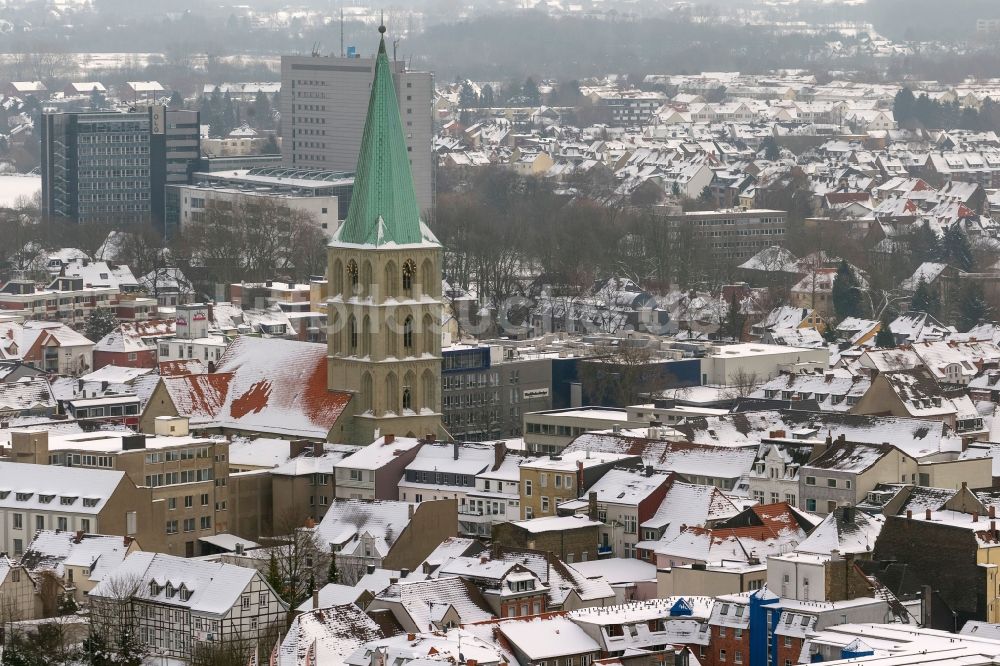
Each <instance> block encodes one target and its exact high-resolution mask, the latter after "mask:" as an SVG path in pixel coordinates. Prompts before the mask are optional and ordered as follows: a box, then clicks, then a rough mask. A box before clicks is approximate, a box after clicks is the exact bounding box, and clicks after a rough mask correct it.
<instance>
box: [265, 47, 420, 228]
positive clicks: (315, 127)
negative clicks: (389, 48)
mask: <svg viewBox="0 0 1000 666" xmlns="http://www.w3.org/2000/svg"><path fill="white" fill-rule="evenodd" d="M390 67H391V72H392V78H393V82H394V84H395V88H396V98H397V99H398V100H399V114H400V116H401V118H402V121H403V131H404V134H405V140H406V150H407V153H408V154H409V158H410V166H411V170H412V172H413V186H414V191H415V193H416V196H417V204H418V205H419V207H420V210H421V211H427V210H430V209H431V208H432V207H433V202H434V174H433V161H432V155H431V146H432V142H433V127H432V123H433V119H432V114H431V98H432V96H433V90H434V82H433V75H431V73H430V72H413V71H408V70H407V69H406V66H405V63H404V62H403V61H401V60H392V61H390ZM374 68H375V58H340V57H335V56H328V57H310V56H282V58H281V136H282V153H283V155H284V162H285V164H286V165H287V166H293V167H298V168H309V169H332V170H337V171H354V168H355V165H356V164H357V161H358V154H359V151H360V149H361V135H362V133H363V130H364V125H365V114H366V111H367V109H368V98H369V95H370V91H371V83H372V72H373V71H374Z"/></svg>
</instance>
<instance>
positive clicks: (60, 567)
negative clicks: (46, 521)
mask: <svg viewBox="0 0 1000 666" xmlns="http://www.w3.org/2000/svg"><path fill="white" fill-rule="evenodd" d="M126 541H127V539H123V538H122V537H120V536H111V535H106V534H77V533H76V532H65V531H64V532H59V531H56V530H39V531H38V532H36V533H35V538H34V539H32V540H31V543H29V544H28V547H27V548H26V549H25V551H24V555H22V556H21V564H23V565H24V567H25V568H26V569H28V570H29V571H31V572H40V571H53V572H55V574H56V575H57V576H60V577H62V576H63V575H64V571H65V567H66V566H73V567H82V568H84V569H90V580H92V581H99V580H101V578H103V577H104V575H105V574H106V573H107V572H109V571H113V570H114V569H115V568H116V567H118V566H119V565H120V564H121V563H122V562H123V561H124V560H125V556H126V554H127V553H128V548H129V546H128V544H127V543H126Z"/></svg>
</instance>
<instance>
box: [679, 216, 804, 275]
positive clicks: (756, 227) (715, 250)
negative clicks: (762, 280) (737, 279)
mask: <svg viewBox="0 0 1000 666" xmlns="http://www.w3.org/2000/svg"><path fill="white" fill-rule="evenodd" d="M787 218H788V213H787V212H785V211H783V210H770V209H765V208H749V209H744V208H733V209H728V210H709V211H688V212H686V213H680V214H678V215H668V216H667V217H666V222H667V224H668V225H669V226H670V228H671V229H673V230H677V229H679V228H680V227H681V226H683V225H690V226H691V230H692V231H693V232H694V236H695V237H696V238H698V239H700V240H701V241H702V244H703V246H704V247H705V249H707V250H708V251H709V252H710V253H711V257H712V259H713V260H716V261H730V262H731V261H737V260H738V261H739V262H743V261H746V260H747V259H749V258H750V257H752V256H754V255H755V254H757V253H758V252H760V251H761V250H763V249H764V248H767V247H770V246H772V245H777V244H781V243H782V242H783V241H784V239H785V233H786V229H787V222H788V221H787Z"/></svg>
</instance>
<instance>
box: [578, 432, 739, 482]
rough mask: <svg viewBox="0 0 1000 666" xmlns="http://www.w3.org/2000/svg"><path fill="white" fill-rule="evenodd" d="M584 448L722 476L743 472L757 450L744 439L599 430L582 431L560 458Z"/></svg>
mask: <svg viewBox="0 0 1000 666" xmlns="http://www.w3.org/2000/svg"><path fill="white" fill-rule="evenodd" d="M719 418H722V417H719ZM585 451H589V452H590V453H591V455H595V454H597V453H602V454H609V453H617V454H627V455H633V456H635V455H638V456H641V457H642V461H643V463H644V464H645V465H648V466H650V467H653V468H654V469H657V470H662V471H667V472H676V473H678V474H682V475H685V476H692V475H693V476H711V477H717V478H723V479H732V478H738V477H740V476H742V475H743V474H745V473H746V472H747V470H749V469H750V465H752V464H753V459H754V456H755V455H756V452H757V451H756V449H755V448H753V447H752V446H748V445H747V443H745V442H743V443H736V442H734V443H733V444H732V445H730V444H729V443H727V442H716V443H712V444H702V443H692V442H683V441H681V442H674V441H668V440H662V439H648V438H646V437H642V436H636V434H635V433H632V432H630V431H623V432H613V431H601V432H591V433H584V434H582V435H580V436H579V437H577V438H576V439H574V440H573V441H572V442H571V443H570V444H569V446H567V447H566V449H565V450H564V451H563V457H564V458H565V456H566V454H567V453H574V452H577V453H578V452H585Z"/></svg>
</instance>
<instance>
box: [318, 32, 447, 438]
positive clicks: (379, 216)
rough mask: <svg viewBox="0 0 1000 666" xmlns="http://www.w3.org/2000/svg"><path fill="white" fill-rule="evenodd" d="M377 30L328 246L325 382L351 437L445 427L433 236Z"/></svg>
mask: <svg viewBox="0 0 1000 666" xmlns="http://www.w3.org/2000/svg"><path fill="white" fill-rule="evenodd" d="M379 32H381V33H383V37H382V39H381V41H380V44H379V51H378V56H377V57H376V61H375V78H374V80H373V82H372V91H371V98H370V100H369V105H368V115H367V118H366V120H365V129H364V135H363V137H362V142H361V151H360V154H359V156H358V167H357V171H356V174H355V180H354V190H353V193H352V195H351V205H350V208H349V210H348V214H347V219H346V220H345V221H344V223H343V225H341V227H340V228H339V229H338V230H337V233H336V234H335V235H334V238H333V240H332V241H331V243H330V246H329V266H328V277H329V285H328V288H329V299H328V301H327V319H328V325H329V334H328V343H327V344H328V354H329V362H328V368H329V377H328V381H327V385H328V388H330V389H331V390H346V391H350V392H352V393H353V394H354V395H353V397H352V399H351V405H352V412H353V414H354V417H353V420H354V423H353V424H352V425H353V431H354V432H353V441H354V443H368V442H371V441H373V440H374V439H375V437H376V436H377V434H381V435H386V434H395V435H408V436H417V437H423V436H425V435H428V434H430V435H434V436H440V435H442V434H444V430H443V428H442V425H441V335H440V322H441V244H440V243H439V242H438V240H437V239H436V238H435V237H434V234H432V233H431V231H430V229H428V228H427V226H426V224H424V222H423V220H421V219H420V209H419V207H418V205H417V200H416V196H415V195H414V189H413V178H412V176H411V173H410V162H409V158H408V156H407V150H406V142H405V140H404V134H403V125H402V122H401V120H400V116H399V106H398V102H397V100H396V92H395V88H394V86H393V81H392V73H391V70H390V65H389V59H388V56H387V55H386V50H385V38H384V33H385V28H384V27H380V28H379Z"/></svg>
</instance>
